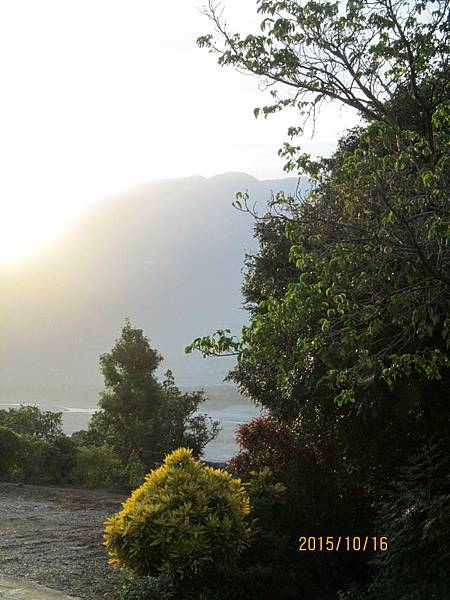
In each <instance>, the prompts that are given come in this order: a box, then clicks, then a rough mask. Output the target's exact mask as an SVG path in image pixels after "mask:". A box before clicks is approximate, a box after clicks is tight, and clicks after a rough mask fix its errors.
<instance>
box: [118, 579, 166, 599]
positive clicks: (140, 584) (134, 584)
mask: <svg viewBox="0 0 450 600" xmlns="http://www.w3.org/2000/svg"><path fill="white" fill-rule="evenodd" d="M174 593H175V590H174V586H173V584H172V582H171V581H170V579H169V578H168V577H164V576H163V575H161V576H160V577H152V576H151V575H147V576H145V577H137V578H135V579H129V580H128V581H126V582H125V584H124V585H123V588H122V589H121V590H120V592H119V600H171V599H172V598H174Z"/></svg>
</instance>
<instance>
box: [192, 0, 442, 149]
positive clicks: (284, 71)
mask: <svg viewBox="0 0 450 600" xmlns="http://www.w3.org/2000/svg"><path fill="white" fill-rule="evenodd" d="M256 4H257V6H258V8H257V12H258V14H260V15H261V16H262V17H263V18H262V21H261V27H260V29H261V33H260V34H259V35H255V34H249V35H246V36H241V35H240V34H238V33H231V32H230V31H229V30H228V28H227V26H226V23H225V22H224V19H223V18H222V16H223V15H222V12H223V11H220V10H219V8H218V6H217V5H214V3H213V2H212V1H211V0H210V1H209V5H208V8H207V9H205V14H206V15H207V16H208V17H209V18H210V19H211V20H212V22H213V24H214V27H215V30H216V35H213V34H208V35H205V36H202V37H200V38H199V39H198V44H199V45H200V46H201V47H206V48H209V50H210V51H211V52H213V53H215V54H217V55H218V57H219V58H218V62H219V64H220V65H232V66H234V67H236V68H238V69H240V70H242V71H244V72H247V73H252V74H254V75H257V76H258V77H259V78H260V79H261V82H262V83H263V84H265V85H266V87H272V90H271V95H272V98H273V103H272V104H270V105H269V106H265V107H264V108H263V113H264V114H265V115H268V114H270V113H273V112H276V111H278V110H282V109H283V108H285V107H287V106H293V107H296V108H297V109H298V110H299V111H300V113H301V114H302V115H303V116H306V117H307V116H308V115H314V114H315V112H316V110H317V108H318V106H320V104H321V103H322V102H323V101H326V100H335V101H338V102H340V103H342V104H345V105H347V106H350V107H352V108H354V109H356V110H357V111H358V112H359V113H360V114H361V115H362V116H363V117H364V118H365V119H366V120H368V121H372V122H374V121H377V122H383V123H387V124H389V125H391V126H394V127H398V126H400V127H402V126H403V120H404V116H405V115H404V113H402V112H400V113H399V112H398V111H397V110H396V108H395V107H394V108H393V107H392V105H391V101H392V100H393V99H396V98H398V96H399V94H400V93H401V94H402V95H403V96H404V100H405V104H407V105H408V107H409V109H410V112H411V113H413V117H414V119H415V121H416V122H417V123H419V128H420V131H421V132H423V134H424V135H425V137H426V138H427V141H428V143H429V145H430V147H431V148H433V147H434V141H433V137H434V134H433V128H432V119H433V114H434V112H435V110H436V109H437V107H438V106H439V105H440V103H441V102H442V100H443V98H445V96H446V94H447V89H446V77H448V68H449V62H448V60H449V59H448V55H449V53H448V50H449V35H450V21H449V19H448V8H449V2H448V0H437V1H430V0H423V1H420V2H411V1H409V0H374V1H373V2H365V1H363V0H349V1H348V2H347V3H346V5H345V7H343V6H342V3H340V2H337V1H335V2H329V1H322V2H316V1H314V0H312V1H308V2H305V3H300V2H296V1H292V0H257V2H256ZM437 73H440V74H442V73H445V77H444V78H442V77H437V78H436V77H435V75H436V74H437ZM429 78H431V79H433V80H434V82H435V83H434V84H433V85H432V86H426V85H424V84H425V83H426V81H427V80H428V79H429ZM280 90H285V91H286V90H288V93H287V94H284V95H283V93H282V92H281V95H280ZM405 90H406V94H405ZM258 112H259V109H256V113H257V114H258ZM298 131H299V130H298V129H297V130H293V131H292V133H298Z"/></svg>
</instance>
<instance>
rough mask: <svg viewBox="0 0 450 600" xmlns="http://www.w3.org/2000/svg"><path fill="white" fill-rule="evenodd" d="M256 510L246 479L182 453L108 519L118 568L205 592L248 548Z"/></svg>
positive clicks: (174, 455) (109, 544)
mask: <svg viewBox="0 0 450 600" xmlns="http://www.w3.org/2000/svg"><path fill="white" fill-rule="evenodd" d="M249 512H250V506H249V500H248V496H247V494H246V493H245V491H244V489H243V488H242V486H241V482H240V480H239V479H233V477H232V476H231V475H230V474H229V473H227V472H225V471H222V470H219V469H213V468H211V467H207V466H205V465H203V464H202V463H200V462H199V461H198V460H196V459H194V458H193V456H192V451H191V450H188V449H186V448H179V449H178V450H175V451H174V452H172V453H170V454H169V455H168V456H166V458H165V460H164V463H163V465H162V466H161V467H159V468H158V469H156V470H154V471H152V472H150V473H149V474H148V475H147V476H146V478H145V482H144V483H143V485H142V486H141V487H140V488H138V489H137V490H135V491H134V492H133V493H132V495H131V496H130V498H129V499H128V500H127V501H126V502H125V503H124V505H123V510H122V511H121V512H120V513H118V514H116V515H114V516H113V517H112V518H111V519H109V520H108V521H107V522H106V530H105V545H106V546H107V547H108V550H109V556H110V564H112V565H113V566H116V567H120V568H123V569H125V570H126V571H128V572H129V573H130V574H132V575H134V576H144V575H152V576H159V575H161V574H162V575H166V576H168V577H170V578H172V579H173V580H174V582H175V584H182V585H183V592H184V594H185V595H184V597H185V598H188V597H189V594H197V595H198V594H200V593H201V592H202V591H203V590H205V589H207V588H208V582H210V581H215V580H217V579H218V578H220V577H221V575H223V574H225V573H227V572H229V571H230V570H231V569H232V568H233V566H234V565H235V564H236V561H237V558H238V557H239V556H240V555H241V554H242V552H243V551H244V549H245V548H246V547H247V546H248V544H249V540H250V527H249V524H248V515H249Z"/></svg>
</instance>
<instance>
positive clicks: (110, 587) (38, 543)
mask: <svg viewBox="0 0 450 600" xmlns="http://www.w3.org/2000/svg"><path fill="white" fill-rule="evenodd" d="M123 499H124V498H123V497H122V496H120V495H115V494H112V493H108V492H101V491H90V490H78V489H69V488H52V487H40V486H30V485H20V484H10V483H0V575H2V576H5V577H15V578H19V579H22V580H28V581H32V582H35V583H38V584H41V585H45V586H47V587H50V588H53V589H56V590H61V591H64V592H65V593H66V594H69V595H71V596H77V597H79V598H82V599H83V600H100V599H104V598H108V600H113V599H114V596H115V594H114V591H115V590H116V589H117V588H118V587H120V582H121V576H120V575H119V574H118V573H116V572H114V571H113V570H112V569H111V568H110V567H109V566H108V565H107V562H106V554H105V550H104V548H103V546H102V545H101V542H102V533H103V523H104V521H105V519H106V518H107V517H108V516H109V515H111V514H112V513H114V512H116V511H117V510H118V509H119V508H120V503H121V501H123Z"/></svg>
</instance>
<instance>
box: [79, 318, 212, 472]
mask: <svg viewBox="0 0 450 600" xmlns="http://www.w3.org/2000/svg"><path fill="white" fill-rule="evenodd" d="M161 361H162V357H161V355H160V354H159V353H158V351H157V350H154V349H153V348H152V347H151V346H150V342H149V339H148V338H147V337H146V336H144V334H143V332H142V330H141V329H136V328H133V327H132V326H131V324H130V322H129V321H127V322H126V323H125V326H124V327H123V329H122V334H121V336H120V338H119V339H118V340H117V342H116V344H115V345H114V347H113V349H112V350H111V352H109V353H106V354H102V356H101V357H100V368H101V372H102V374H103V376H104V379H105V388H106V389H105V391H103V392H102V393H101V397H100V402H99V405H100V408H101V410H100V411H98V412H96V413H95V414H94V416H93V418H92V421H91V424H90V432H89V434H90V437H91V439H92V440H94V441H96V442H98V443H100V444H101V443H107V444H109V445H110V446H111V447H113V448H114V450H115V451H116V452H117V453H118V455H119V456H120V457H121V459H122V460H123V461H124V462H126V463H128V462H129V460H130V459H131V458H132V457H135V458H136V456H137V457H138V458H139V459H140V460H141V461H142V462H143V463H144V464H145V465H146V466H147V467H150V466H151V465H152V464H154V463H155V462H157V461H159V460H160V459H162V457H163V456H164V454H166V453H167V452H169V451H171V450H174V449H175V448H176V447H178V446H180V445H181V444H184V445H186V446H189V447H191V448H192V449H193V451H194V452H195V454H196V455H199V454H201V452H202V450H203V448H204V447H205V445H206V444H207V443H208V442H209V441H211V440H212V439H214V437H215V436H216V435H217V433H218V430H219V428H218V423H217V422H215V421H212V420H211V419H210V418H209V417H206V415H195V414H194V413H195V412H196V410H197V408H198V406H199V404H200V403H201V402H203V401H204V400H205V398H204V395H203V393H202V392H193V393H191V394H182V393H181V392H180V390H179V389H178V388H177V387H176V385H175V381H174V379H173V376H172V374H171V373H170V371H169V372H168V373H167V374H166V380H165V381H164V383H163V384H160V383H159V382H158V381H157V379H156V376H155V371H156V369H157V367H158V366H159V365H160V363H161Z"/></svg>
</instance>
